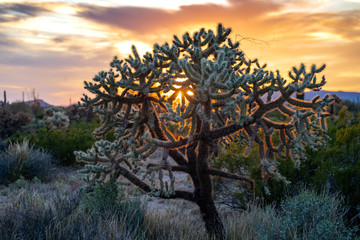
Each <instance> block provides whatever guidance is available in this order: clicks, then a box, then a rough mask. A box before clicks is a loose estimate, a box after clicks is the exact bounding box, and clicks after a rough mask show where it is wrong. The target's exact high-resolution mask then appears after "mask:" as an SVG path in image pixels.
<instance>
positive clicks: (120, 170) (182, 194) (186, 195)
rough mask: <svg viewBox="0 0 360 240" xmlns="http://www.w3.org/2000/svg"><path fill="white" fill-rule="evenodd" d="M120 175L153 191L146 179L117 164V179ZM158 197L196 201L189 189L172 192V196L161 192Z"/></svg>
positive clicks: (147, 190) (145, 189) (147, 191)
mask: <svg viewBox="0 0 360 240" xmlns="http://www.w3.org/2000/svg"><path fill="white" fill-rule="evenodd" d="M120 175H122V176H124V177H125V178H126V179H127V180H129V181H130V182H131V183H132V184H134V185H135V186H137V187H139V188H140V189H141V190H143V191H144V192H146V193H151V187H150V186H149V185H148V184H146V183H145V182H144V181H141V180H140V179H139V178H138V177H137V176H135V175H134V174H132V173H131V172H130V171H128V170H127V169H126V168H124V167H121V166H119V165H118V166H116V169H115V172H114V177H115V179H117V178H119V177H120ZM157 197H160V198H164V199H184V200H188V201H192V202H195V198H194V196H193V193H191V192H187V191H178V190H176V191H175V192H174V194H172V195H170V196H169V195H166V196H165V195H164V194H162V193H161V194H160V195H159V196H157Z"/></svg>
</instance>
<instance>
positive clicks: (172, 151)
mask: <svg viewBox="0 0 360 240" xmlns="http://www.w3.org/2000/svg"><path fill="white" fill-rule="evenodd" d="M152 108H153V109H154V107H152ZM153 119H154V132H155V135H156V137H157V138H158V139H160V140H163V141H167V140H168V138H167V137H166V135H165V133H164V131H163V130H162V129H161V126H160V124H161V123H160V121H159V118H158V115H157V113H156V112H155V110H154V113H153ZM169 155H170V156H171V157H172V158H173V159H174V161H175V162H176V163H177V164H178V165H180V166H184V165H185V166H186V165H187V164H188V162H187V161H186V159H185V158H184V156H183V155H182V154H181V153H180V152H179V151H178V150H177V149H170V150H169Z"/></svg>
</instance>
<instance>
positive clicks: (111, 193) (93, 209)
mask: <svg viewBox="0 0 360 240" xmlns="http://www.w3.org/2000/svg"><path fill="white" fill-rule="evenodd" d="M82 200H83V207H84V209H85V211H86V212H89V213H92V214H99V215H101V216H102V217H103V218H104V219H106V218H108V217H109V214H111V215H114V216H118V218H119V220H121V221H122V222H123V223H124V224H125V227H126V230H127V231H129V232H138V233H140V234H144V233H145V229H144V228H143V226H142V225H143V222H144V219H145V205H144V204H143V203H142V202H141V201H140V200H139V199H132V200H131V199H127V197H126V196H125V193H124V192H123V191H119V189H118V187H117V185H116V183H114V182H113V181H109V182H107V183H106V184H103V185H98V186H96V187H95V189H94V191H93V192H92V193H91V194H85V195H84V196H83V198H82Z"/></svg>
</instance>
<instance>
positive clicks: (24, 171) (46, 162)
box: [0, 140, 54, 185]
mask: <svg viewBox="0 0 360 240" xmlns="http://www.w3.org/2000/svg"><path fill="white" fill-rule="evenodd" d="M53 161H54V159H53V157H52V155H51V154H48V153H46V152H44V151H42V150H39V149H35V148H34V147H33V146H30V145H29V142H28V141H27V140H24V141H23V142H22V143H15V144H11V145H10V146H9V148H8V149H7V150H6V151H4V152H1V153H0V184H4V185H7V184H9V183H11V182H14V181H16V180H17V179H19V178H20V177H21V176H22V177H24V178H25V179H33V178H35V177H36V178H38V179H39V180H41V181H48V180H50V177H51V166H52V162H53Z"/></svg>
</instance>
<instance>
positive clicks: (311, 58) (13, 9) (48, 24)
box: [0, 0, 360, 106]
mask: <svg viewBox="0 0 360 240" xmlns="http://www.w3.org/2000/svg"><path fill="white" fill-rule="evenodd" d="M218 23H222V24H223V25H224V27H226V28H231V29H232V33H231V35H230V38H231V39H232V40H237V41H240V48H241V49H242V50H243V51H244V53H245V54H246V55H247V57H249V58H250V59H255V58H257V59H258V60H259V61H260V63H267V65H268V69H269V70H273V71H275V70H277V69H279V70H280V72H281V73H282V75H283V77H285V78H287V76H288V71H289V70H291V68H292V67H293V66H300V64H301V63H304V64H305V65H306V66H308V67H309V68H310V67H311V65H312V64H316V65H317V66H320V65H322V64H324V63H325V64H326V65H327V67H326V69H325V70H324V71H323V74H324V75H325V77H326V80H327V84H326V85H325V86H324V87H323V90H329V91H350V92H360V0H218V1H215V0H176V1H170V0H152V1H149V0H132V1H125V0H91V1H88V0H58V1H55V0H47V1H43V0H27V1H20V0H8V1H7V0H0V100H2V99H3V97H2V92H3V91H4V90H6V93H7V99H8V101H10V102H14V101H21V99H22V96H23V92H24V98H25V100H30V99H32V98H33V96H34V95H35V96H36V97H37V98H40V99H43V100H45V101H46V102H48V103H50V104H53V105H62V106H66V105H69V104H70V103H77V101H79V99H80V98H81V97H82V94H83V93H86V91H85V90H84V81H89V80H91V79H92V78H93V77H94V76H95V75H96V74H97V73H98V72H100V71H103V70H104V71H108V70H109V69H110V66H109V64H110V62H111V60H112V59H113V57H114V56H118V57H119V58H125V57H127V56H128V55H129V54H130V52H131V45H132V44H134V45H135V46H136V47H137V49H138V51H139V52H140V53H141V54H144V53H145V52H146V51H152V46H153V45H154V44H155V43H158V44H164V43H165V42H172V39H173V35H174V34H175V35H177V36H182V35H183V34H184V33H185V32H189V33H193V32H195V31H198V30H200V29H201V28H203V27H204V28H205V29H212V30H215V29H216V26H217V24H218Z"/></svg>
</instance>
